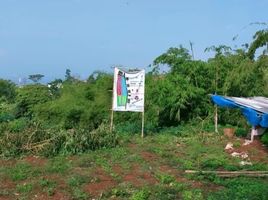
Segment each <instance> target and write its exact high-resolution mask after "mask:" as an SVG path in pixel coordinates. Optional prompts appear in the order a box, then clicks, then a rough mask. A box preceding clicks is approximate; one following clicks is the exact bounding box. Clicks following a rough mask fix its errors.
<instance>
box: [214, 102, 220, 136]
mask: <svg viewBox="0 0 268 200" xmlns="http://www.w3.org/2000/svg"><path fill="white" fill-rule="evenodd" d="M214 120H215V132H216V133H218V132H219V131H218V106H216V105H215V116H214Z"/></svg>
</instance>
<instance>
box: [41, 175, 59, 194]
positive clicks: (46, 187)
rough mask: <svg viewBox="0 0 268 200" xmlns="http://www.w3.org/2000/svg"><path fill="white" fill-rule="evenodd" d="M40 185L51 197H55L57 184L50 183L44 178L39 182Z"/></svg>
mask: <svg viewBox="0 0 268 200" xmlns="http://www.w3.org/2000/svg"><path fill="white" fill-rule="evenodd" d="M39 184H40V186H41V187H43V188H44V189H43V190H44V191H46V192H47V194H48V195H49V196H52V195H54V193H55V187H56V182H55V181H50V180H48V179H45V178H42V179H41V180H40V181H39Z"/></svg>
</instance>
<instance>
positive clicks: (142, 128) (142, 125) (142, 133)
mask: <svg viewBox="0 0 268 200" xmlns="http://www.w3.org/2000/svg"><path fill="white" fill-rule="evenodd" d="M141 137H142V138H144V110H143V112H142V122H141Z"/></svg>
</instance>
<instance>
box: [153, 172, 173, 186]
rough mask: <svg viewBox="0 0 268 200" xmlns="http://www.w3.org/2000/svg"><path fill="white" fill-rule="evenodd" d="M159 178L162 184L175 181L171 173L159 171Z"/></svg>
mask: <svg viewBox="0 0 268 200" xmlns="http://www.w3.org/2000/svg"><path fill="white" fill-rule="evenodd" d="M157 178H158V179H159V181H160V183H162V184H170V183H172V182H174V181H175V178H174V177H173V176H171V175H169V174H163V173H159V174H157Z"/></svg>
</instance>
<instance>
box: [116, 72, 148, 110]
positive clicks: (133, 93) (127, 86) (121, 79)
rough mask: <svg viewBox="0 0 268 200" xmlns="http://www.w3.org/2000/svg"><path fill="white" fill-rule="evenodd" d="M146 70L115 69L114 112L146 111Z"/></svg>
mask: <svg viewBox="0 0 268 200" xmlns="http://www.w3.org/2000/svg"><path fill="white" fill-rule="evenodd" d="M144 85H145V70H128V71H126V70H122V69H119V68H115V69H114V86H113V110H114V111H132V112H143V111H144Z"/></svg>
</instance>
